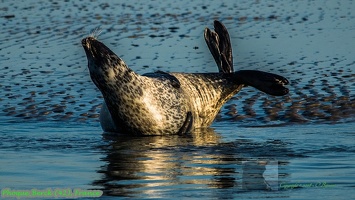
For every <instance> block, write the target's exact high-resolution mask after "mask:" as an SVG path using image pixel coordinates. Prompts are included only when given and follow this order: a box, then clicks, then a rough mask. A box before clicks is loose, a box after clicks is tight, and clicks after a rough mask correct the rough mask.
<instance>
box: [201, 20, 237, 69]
mask: <svg viewBox="0 0 355 200" xmlns="http://www.w3.org/2000/svg"><path fill="white" fill-rule="evenodd" d="M214 29H215V31H211V30H210V29H209V28H205V32H204V37H205V41H206V43H207V46H208V48H209V49H210V51H211V53H212V55H213V58H214V60H215V61H216V63H217V66H218V69H219V72H222V73H232V72H233V71H234V70H233V55H232V46H231V42H230V38H229V34H228V31H227V29H226V27H225V26H224V25H223V24H222V23H221V22H219V21H217V20H215V21H214Z"/></svg>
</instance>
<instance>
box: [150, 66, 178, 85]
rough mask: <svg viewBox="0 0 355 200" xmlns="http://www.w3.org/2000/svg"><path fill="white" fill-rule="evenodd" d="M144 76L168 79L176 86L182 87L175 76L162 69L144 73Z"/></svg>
mask: <svg viewBox="0 0 355 200" xmlns="http://www.w3.org/2000/svg"><path fill="white" fill-rule="evenodd" d="M143 76H148V77H151V78H159V79H161V80H168V81H169V82H170V84H171V85H172V86H173V87H174V88H180V86H181V84H180V81H179V80H178V79H177V78H176V77H175V76H173V75H171V74H169V73H167V72H163V71H160V70H158V71H156V72H153V73H146V74H143Z"/></svg>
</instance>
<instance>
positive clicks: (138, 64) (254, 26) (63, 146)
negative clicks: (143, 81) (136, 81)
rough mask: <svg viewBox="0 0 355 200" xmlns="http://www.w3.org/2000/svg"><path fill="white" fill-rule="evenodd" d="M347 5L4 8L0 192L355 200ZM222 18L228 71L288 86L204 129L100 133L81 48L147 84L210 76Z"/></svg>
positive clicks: (247, 97)
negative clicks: (106, 52) (145, 77)
mask: <svg viewBox="0 0 355 200" xmlns="http://www.w3.org/2000/svg"><path fill="white" fill-rule="evenodd" d="M353 10H355V4H354V2H353V1H351V0H344V1H331V0H328V1H306V0H304V1H239V0H238V1H225V2H223V1H222V2H220V1H215V2H213V3H212V2H206V1H176V2H172V1H151V2H145V1H127V2H120V1H73V2H57V1H43V2H42V1H24V2H22V3H15V2H1V3H0V11H1V12H0V22H1V23H0V24H1V29H2V33H1V35H0V41H1V42H0V52H1V53H0V90H1V93H0V104H1V107H0V108H1V109H0V126H1V129H0V189H4V188H10V189H12V190H31V189H33V188H37V189H46V188H53V189H54V188H72V189H74V188H80V189H97V190H102V191H103V192H104V197H107V198H108V197H109V196H119V197H136V198H209V199H211V198H216V199H217V198H225V199H230V198H243V199H258V198H271V199H308V198H312V199H351V197H355V192H354V191H355V190H354V188H355V181H354V180H355V167H354V166H355V145H354V141H355V131H354V125H355V120H354V119H355V101H354V100H355V96H354V92H355V87H354V84H355V73H354V69H355V68H354V66H355V59H354V53H355V51H354V45H355V36H354V34H353V33H354V31H355V23H354V20H355V16H354V12H353ZM215 19H218V20H220V21H222V22H223V23H224V24H225V25H226V27H227V28H228V30H229V33H230V35H231V40H232V44H233V54H234V60H235V63H234V65H235V69H236V70H239V69H257V70H263V71H269V72H273V73H277V74H280V75H282V76H285V77H287V78H288V79H289V80H290V86H289V89H290V94H289V95H287V96H284V97H272V96H268V95H266V94H264V93H262V92H259V91H257V90H255V89H254V88H250V87H249V88H244V89H243V90H242V91H241V92H240V93H239V94H237V95H236V96H235V97H233V98H232V99H231V100H230V101H229V102H227V103H226V105H225V106H224V107H223V108H222V110H221V113H220V114H219V116H218V117H217V119H216V121H215V122H214V123H213V125H212V127H211V128H209V129H203V130H197V131H195V132H194V133H192V134H189V135H185V136H165V137H128V136H119V137H117V136H113V135H110V134H103V133H102V130H101V128H100V125H99V121H98V116H99V110H100V107H101V102H102V97H101V94H100V92H99V91H98V90H97V89H96V88H95V86H94V84H93V83H92V82H91V80H90V77H89V74H88V70H87V66H86V65H87V61H86V56H85V54H84V50H83V49H82V47H81V44H80V40H81V39H82V38H83V37H85V36H87V35H89V34H90V33H92V32H93V31H94V30H95V29H97V28H100V30H102V33H101V34H100V36H99V40H101V41H102V42H104V43H105V44H107V45H108V46H109V47H110V48H111V49H112V50H113V51H115V52H116V53H117V54H118V55H119V56H121V57H122V58H123V59H124V60H125V61H126V63H127V64H128V65H129V66H130V67H131V68H132V69H133V70H135V71H137V72H138V73H140V74H142V73H145V72H151V71H154V70H163V71H170V72H173V71H174V72H216V71H217V67H216V65H215V63H214V61H213V58H212V56H211V55H210V53H209V51H208V48H207V46H206V45H205V43H204V39H203V30H204V28H205V27H206V26H208V27H210V28H211V27H212V25H213V20H215Z"/></svg>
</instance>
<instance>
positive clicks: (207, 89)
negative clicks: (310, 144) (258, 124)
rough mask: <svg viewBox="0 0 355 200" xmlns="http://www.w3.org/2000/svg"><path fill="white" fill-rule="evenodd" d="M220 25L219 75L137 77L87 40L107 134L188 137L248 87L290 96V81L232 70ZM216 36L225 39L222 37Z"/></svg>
mask: <svg viewBox="0 0 355 200" xmlns="http://www.w3.org/2000/svg"><path fill="white" fill-rule="evenodd" d="M221 26H222V27H221ZM216 27H217V28H220V30H219V31H217V36H216V33H214V32H211V31H210V32H209V33H207V34H212V36H210V39H209V41H210V42H211V43H213V44H216V45H209V47H210V50H211V52H212V54H213V55H214V57H216V59H221V62H219V61H217V60H216V62H217V63H218V67H219V69H220V73H194V74H191V73H166V72H162V71H158V72H155V73H148V74H144V75H138V74H136V73H135V72H134V71H132V70H131V69H130V68H128V67H127V65H126V64H125V63H124V61H123V60H122V59H121V58H119V57H118V56H117V55H116V54H115V53H113V52H112V51H111V50H110V49H109V48H108V47H106V46H105V45H104V44H103V43H101V42H99V41H98V40H96V39H95V38H94V37H87V38H85V39H83V40H82V45H83V47H84V49H85V52H86V55H87V59H88V67H89V71H90V76H91V79H92V81H93V82H94V83H95V85H96V86H97V87H98V88H99V89H100V91H101V93H102V95H103V97H104V100H105V102H104V104H103V107H102V110H101V116H100V121H101V125H102V127H103V129H104V131H113V132H122V133H128V134H139V135H168V134H179V133H186V132H189V131H191V130H193V129H194V128H200V127H208V126H210V125H211V123H212V122H213V120H214V119H215V117H216V115H217V114H218V112H219V110H220V108H221V107H222V106H223V104H224V103H225V102H226V101H227V100H228V99H230V98H231V97H232V96H233V95H235V94H236V93H238V92H239V91H240V90H241V89H242V88H243V87H244V86H246V85H251V86H254V87H256V88H258V89H260V90H262V91H265V92H266V93H269V94H273V95H284V94H287V93H288V90H287V89H286V88H284V87H283V85H284V84H287V83H288V81H287V79H285V78H283V77H281V76H278V75H275V74H271V73H266V72H260V71H252V70H244V71H238V72H232V71H231V70H233V67H232V66H233V65H232V64H233V63H232V57H231V52H232V51H231V49H230V50H229V49H225V48H231V45H230V44H228V45H226V44H223V41H224V42H229V36H228V34H226V33H224V32H223V31H226V29H225V27H224V26H223V25H221V24H217V26H216ZM218 34H220V35H221V34H224V35H225V36H224V37H221V39H219V37H218ZM205 37H206V33H205ZM226 37H228V40H227V39H225V38H226ZM214 40H216V41H214ZM219 40H221V42H220V41H219ZM206 41H207V40H206ZM221 43H222V44H221ZM218 54H221V55H222V57H218Z"/></svg>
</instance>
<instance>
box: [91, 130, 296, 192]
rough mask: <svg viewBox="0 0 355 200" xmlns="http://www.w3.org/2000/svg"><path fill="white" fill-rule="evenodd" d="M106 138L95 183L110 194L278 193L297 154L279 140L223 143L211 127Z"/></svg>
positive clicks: (245, 140)
mask: <svg viewBox="0 0 355 200" xmlns="http://www.w3.org/2000/svg"><path fill="white" fill-rule="evenodd" d="M104 139H105V140H107V141H108V143H109V145H108V146H106V147H105V149H104V152H106V154H107V155H105V156H104V158H103V159H102V160H103V161H104V162H105V163H106V164H105V165H104V166H102V167H101V169H100V170H99V171H98V173H99V174H102V176H101V177H102V178H101V179H100V180H96V181H94V183H93V184H94V185H95V186H100V187H102V189H103V191H104V193H105V194H106V195H114V196H141V197H147V196H146V195H148V196H149V197H153V198H155V197H164V196H165V195H168V196H175V197H176V196H181V195H183V196H184V195H187V196H190V195H192V196H194V195H196V196H199V195H203V194H205V195H206V196H207V195H209V196H210V195H211V194H215V193H214V192H213V190H218V189H226V191H225V192H223V196H225V195H228V194H229V195H232V194H233V193H235V192H245V191H247V190H277V189H278V180H279V179H283V178H285V177H288V176H289V173H288V172H287V165H288V163H289V161H288V160H290V158H291V157H299V156H300V155H296V154H295V153H294V152H293V151H292V150H291V149H290V147H289V144H287V143H285V142H282V141H280V140H272V141H271V140H270V141H266V142H255V141H252V140H250V139H238V140H235V141H234V142H228V143H224V142H223V141H221V137H220V135H219V134H218V133H216V132H215V131H214V130H213V129H204V130H199V131H196V132H194V133H192V134H189V135H184V136H178V135H176V136H164V137H160V136H157V137H128V136H120V137H113V136H112V135H110V134H106V133H105V134H104ZM266 171H268V172H267V173H266ZM266 174H268V175H266ZM211 192H212V193H211ZM219 192H221V191H219ZM183 193H184V194H183ZM206 193H208V194H206Z"/></svg>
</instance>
